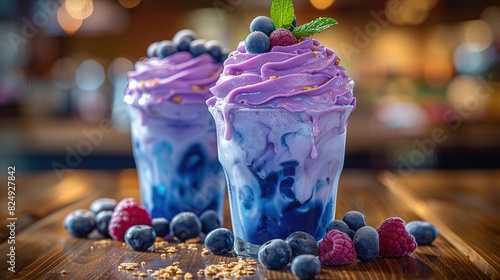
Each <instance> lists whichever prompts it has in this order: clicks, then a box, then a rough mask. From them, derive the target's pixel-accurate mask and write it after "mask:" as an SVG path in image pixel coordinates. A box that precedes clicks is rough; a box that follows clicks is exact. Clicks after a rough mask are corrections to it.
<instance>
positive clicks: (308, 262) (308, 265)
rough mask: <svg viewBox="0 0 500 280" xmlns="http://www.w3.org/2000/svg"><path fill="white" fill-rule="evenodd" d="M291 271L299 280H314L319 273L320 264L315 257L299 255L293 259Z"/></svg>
mask: <svg viewBox="0 0 500 280" xmlns="http://www.w3.org/2000/svg"><path fill="white" fill-rule="evenodd" d="M291 271H292V273H293V275H295V276H297V277H299V278H300V279H314V277H316V275H318V274H320V273H321V262H320V261H319V259H318V258H317V257H316V256H315V255H309V254H305V255H300V256H297V257H296V258H294V259H293V261H292V265H291Z"/></svg>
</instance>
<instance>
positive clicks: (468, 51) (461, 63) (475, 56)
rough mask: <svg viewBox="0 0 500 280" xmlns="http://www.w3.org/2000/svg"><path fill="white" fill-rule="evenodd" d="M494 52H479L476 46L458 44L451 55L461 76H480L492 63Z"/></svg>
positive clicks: (479, 49) (489, 50) (491, 50)
mask: <svg viewBox="0 0 500 280" xmlns="http://www.w3.org/2000/svg"><path fill="white" fill-rule="evenodd" d="M495 56H496V54H495V52H494V51H493V49H491V48H488V49H485V50H481V48H480V47H478V46H477V45H476V44H470V43H464V44H460V45H459V46H458V47H457V48H456V49H455V52H454V54H453V62H454V64H455V68H456V69H457V71H458V72H459V73H462V74H480V73H482V72H483V71H485V70H486V69H488V68H489V67H490V65H491V64H492V63H493V62H494V59H495Z"/></svg>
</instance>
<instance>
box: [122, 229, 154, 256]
mask: <svg viewBox="0 0 500 280" xmlns="http://www.w3.org/2000/svg"><path fill="white" fill-rule="evenodd" d="M155 239H156V233H155V230H154V229H153V228H152V227H150V226H146V225H136V226H131V227H130V228H129V229H127V231H126V232H125V243H127V245H128V246H129V247H130V248H132V249H133V250H134V251H147V250H148V248H149V247H151V245H153V244H154V243H155Z"/></svg>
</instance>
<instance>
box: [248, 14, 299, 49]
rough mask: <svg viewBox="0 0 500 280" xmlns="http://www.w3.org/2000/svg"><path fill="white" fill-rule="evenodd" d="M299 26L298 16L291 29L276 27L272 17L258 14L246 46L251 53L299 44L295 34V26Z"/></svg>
mask: <svg viewBox="0 0 500 280" xmlns="http://www.w3.org/2000/svg"><path fill="white" fill-rule="evenodd" d="M295 26H297V17H294V21H293V23H292V26H291V27H290V29H285V28H277V29H276V28H275V25H274V22H273V20H272V19H271V18H269V17H266V16H258V17H256V18H255V19H253V20H252V22H251V23H250V34H248V36H247V38H246V39H245V47H246V50H247V52H249V53H264V52H268V51H269V50H270V49H271V48H272V47H274V46H289V45H293V44H297V43H298V40H297V38H296V37H295V35H293V33H292V31H291V30H293V28H295Z"/></svg>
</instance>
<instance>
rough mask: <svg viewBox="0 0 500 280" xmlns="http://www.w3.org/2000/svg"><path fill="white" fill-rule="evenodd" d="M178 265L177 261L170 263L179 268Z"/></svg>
mask: <svg viewBox="0 0 500 280" xmlns="http://www.w3.org/2000/svg"><path fill="white" fill-rule="evenodd" d="M179 264H180V262H178V261H175V262H173V263H172V265H173V266H179Z"/></svg>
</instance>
